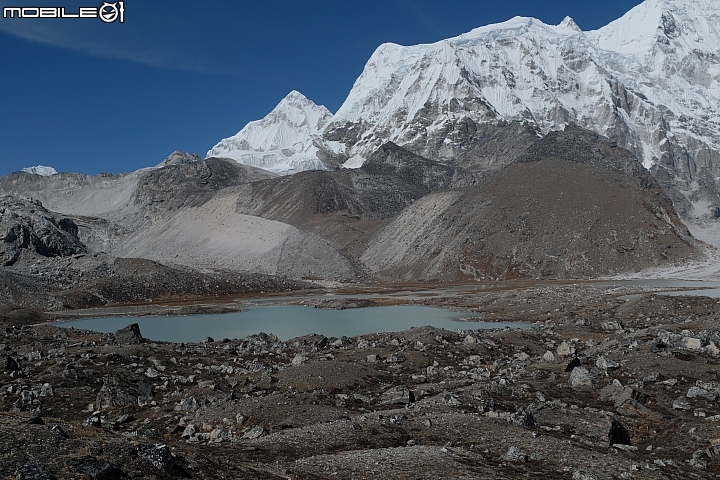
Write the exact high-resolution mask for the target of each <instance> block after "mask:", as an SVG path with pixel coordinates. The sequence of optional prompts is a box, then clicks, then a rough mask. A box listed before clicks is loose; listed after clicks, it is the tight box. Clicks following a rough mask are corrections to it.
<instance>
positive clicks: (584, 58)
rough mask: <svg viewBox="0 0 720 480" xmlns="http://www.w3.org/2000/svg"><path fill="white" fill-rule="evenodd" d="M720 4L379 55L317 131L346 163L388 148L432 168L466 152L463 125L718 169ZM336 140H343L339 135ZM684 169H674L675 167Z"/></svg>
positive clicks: (511, 28)
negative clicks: (608, 141) (601, 144)
mask: <svg viewBox="0 0 720 480" xmlns="http://www.w3.org/2000/svg"><path fill="white" fill-rule="evenodd" d="M716 25H720V2H716V1H714V0H647V1H646V2H644V3H642V4H641V5H639V6H637V7H635V8H634V9H632V10H631V11H630V12H628V13H627V14H626V15H625V16H623V17H622V18H620V19H619V20H616V21H615V22H612V23H611V24H609V25H607V26H606V27H604V28H602V29H600V30H597V31H592V32H582V31H581V30H580V28H579V27H578V26H577V25H576V24H575V22H574V21H573V20H572V19H570V18H569V17H568V18H566V19H565V20H564V21H563V22H562V23H561V24H560V25H557V26H553V25H546V24H544V23H542V22H541V21H539V20H536V19H533V18H525V17H516V18H513V19H511V20H509V21H507V22H504V23H500V24H496V25H490V26H486V27H481V28H477V29H475V30H473V31H471V32H469V33H466V34H464V35H460V36H459V37H455V38H451V39H448V40H443V41H440V42H437V43H434V44H430V45H417V46H411V47H403V46H399V45H394V44H385V45H381V46H380V47H379V48H378V49H377V50H376V51H375V53H374V54H373V56H372V57H371V58H370V60H369V61H368V63H367V65H366V66H365V70H364V71H363V73H362V74H361V75H360V77H359V78H358V79H357V81H356V82H355V85H354V86H353V88H352V90H351V92H350V94H349V95H348V98H347V100H346V101H345V103H344V104H343V105H342V106H341V107H340V110H339V111H338V112H337V113H336V115H335V116H334V118H333V120H332V122H331V124H330V125H329V127H328V128H327V130H326V138H331V139H333V140H336V141H340V142H342V143H343V144H344V148H345V150H344V151H346V152H348V153H349V154H361V155H367V154H368V152H371V151H373V150H374V149H375V148H376V147H377V146H378V145H379V144H381V143H382V142H384V141H387V140H392V141H394V142H396V143H399V144H400V145H403V146H407V147H410V148H411V149H412V150H414V151H416V152H417V153H420V154H423V155H425V156H429V157H430V158H434V159H437V160H450V159H452V158H453V157H454V156H456V155H457V154H458V151H460V150H462V149H463V148H465V147H466V146H465V145H462V144H458V143H457V142H456V141H455V139H454V137H455V136H456V134H457V130H458V128H459V127H463V128H464V121H465V119H466V118H469V119H471V120H473V121H474V122H476V123H487V122H491V123H492V122H498V121H511V120H517V121H521V122H530V123H533V124H536V125H537V126H538V127H539V128H540V130H541V131H542V132H545V133H546V132H547V131H550V130H554V129H558V128H562V127H563V126H564V125H565V124H567V123H577V124H579V125H581V126H583V127H586V128H588V129H591V130H593V131H596V132H598V133H601V134H603V135H606V136H608V137H610V138H612V139H614V140H616V141H618V142H619V143H620V144H621V145H623V146H625V147H627V148H629V149H630V150H631V151H633V152H634V153H635V154H636V155H637V156H638V157H639V158H641V159H642V160H643V163H644V164H645V166H646V167H648V168H650V167H651V166H653V165H654V164H657V163H660V164H662V165H666V166H671V167H674V169H676V170H678V169H679V170H680V171H679V172H678V173H683V174H685V175H683V176H687V177H688V179H691V178H692V176H693V175H694V173H695V170H696V169H697V167H696V166H694V165H692V163H694V162H699V163H700V164H701V166H705V167H707V166H710V164H711V163H712V164H713V166H712V170H713V174H714V176H718V174H720V170H718V165H717V164H718V163H720V162H718V161H719V160H720V158H718V154H717V152H718V151H719V150H720V132H719V130H720V35H718V31H719V29H720V27H716ZM345 132H352V135H347V134H346V133H345ZM680 163H684V165H680Z"/></svg>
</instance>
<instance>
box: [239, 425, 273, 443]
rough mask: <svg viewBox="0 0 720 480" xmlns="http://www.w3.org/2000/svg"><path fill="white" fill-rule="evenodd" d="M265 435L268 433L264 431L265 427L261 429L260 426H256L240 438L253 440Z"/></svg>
mask: <svg viewBox="0 0 720 480" xmlns="http://www.w3.org/2000/svg"><path fill="white" fill-rule="evenodd" d="M267 434H268V432H267V430H265V427H263V426H262V425H257V426H255V427H253V428H251V429H250V430H248V431H247V432H245V433H244V434H243V436H242V438H244V439H246V440H254V439H256V438H260V437H264V436H265V435H267Z"/></svg>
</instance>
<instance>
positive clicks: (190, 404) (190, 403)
mask: <svg viewBox="0 0 720 480" xmlns="http://www.w3.org/2000/svg"><path fill="white" fill-rule="evenodd" d="M198 408H199V405H198V401H197V399H196V398H195V397H192V396H190V397H185V398H183V399H182V400H180V401H179V402H178V404H177V405H175V410H181V411H195V410H197V409H198Z"/></svg>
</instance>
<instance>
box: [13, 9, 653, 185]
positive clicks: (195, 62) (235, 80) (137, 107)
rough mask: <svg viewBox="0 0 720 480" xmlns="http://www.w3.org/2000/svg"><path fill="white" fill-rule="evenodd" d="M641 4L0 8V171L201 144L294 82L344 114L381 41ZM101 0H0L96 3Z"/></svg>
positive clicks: (126, 160) (140, 156)
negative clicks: (103, 12)
mask: <svg viewBox="0 0 720 480" xmlns="http://www.w3.org/2000/svg"><path fill="white" fill-rule="evenodd" d="M639 3H640V0H603V1H594V2H584V1H577V0H573V1H569V0H544V1H537V0H533V1H529V0H505V1H503V2H495V1H485V0H474V1H473V0H445V1H429V0H419V1H412V0H365V1H363V2H345V1H338V0H336V1H314V0H305V1H301V2H298V1H273V0H266V1H263V2H255V1H253V2H250V1H208V2H200V1H187V0H172V1H167V0H153V1H139V0H126V1H125V23H123V24H120V23H117V22H116V23H113V24H105V23H103V22H101V21H100V20H97V19H72V20H71V19H17V18H15V19H9V18H0V175H5V174H7V173H10V172H13V171H17V170H20V169H21V168H23V167H27V166H32V165H38V164H40V165H49V166H52V167H55V168H56V169H57V170H58V171H73V172H80V173H87V174H96V173H99V172H111V173H118V172H127V171H132V170H135V169H138V168H142V167H146V166H151V165H155V164H157V163H159V162H160V161H162V160H163V159H164V158H165V157H166V156H167V155H168V154H169V153H170V152H172V151H173V150H183V151H188V152H193V153H199V154H201V155H203V156H204V154H205V153H206V152H207V150H209V149H210V148H211V147H212V146H213V145H214V144H215V143H216V142H218V141H219V140H220V139H222V138H224V137H227V136H230V135H233V134H235V133H237V131H238V130H240V129H241V128H242V127H243V126H244V125H245V124H246V123H247V122H248V121H251V120H256V119H259V118H262V117H263V116H265V115H266V114H267V113H268V112H270V110H272V108H273V107H274V106H275V105H276V104H277V103H278V102H279V101H280V100H281V99H282V98H283V97H284V96H285V95H286V94H287V93H288V92H289V91H291V90H298V91H300V92H302V93H303V94H305V95H306V96H307V97H308V98H310V99H312V100H313V101H315V102H316V103H318V104H323V105H325V106H326V107H328V108H329V109H330V110H331V111H333V112H334V111H336V110H337V109H338V108H339V107H340V105H341V104H342V102H343V100H344V99H345V97H346V96H347V94H348V92H349V91H350V88H351V87H352V84H353V82H354V81H355V79H356V78H357V76H358V75H359V74H360V72H361V71H362V69H363V66H364V65H365V62H366V61H367V59H368V58H369V57H370V55H371V54H372V52H373V51H374V50H375V48H376V47H377V46H378V45H380V44H381V43H385V42H394V43H399V44H403V45H412V44H418V43H431V42H435V41H437V40H440V39H443V38H448V37H452V36H456V35H459V34H461V33H464V32H467V31H469V30H471V29H473V28H475V27H479V26H482V25H487V24H490V23H497V22H501V21H505V20H507V19H509V18H511V17H513V16H515V15H523V16H532V17H536V18H539V19H540V20H542V21H544V22H546V23H549V24H557V23H560V22H561V21H562V19H563V18H564V17H565V16H566V15H570V16H571V17H573V18H574V19H575V21H576V22H577V23H578V25H579V26H580V27H581V28H582V29H583V30H592V29H595V28H599V27H601V26H603V25H605V24H607V23H609V22H610V21H612V20H614V19H616V18H619V17H620V16H622V15H623V14H624V13H625V12H626V11H627V10H629V9H631V8H632V7H634V6H635V5H637V4H639ZM101 4H102V1H101V0H81V1H78V0H52V1H47V0H30V1H28V0H11V1H8V0H0V6H2V7H5V6H25V7H30V6H33V7H34V6H63V7H65V8H66V11H67V12H68V13H71V12H77V10H78V7H80V6H84V7H86V6H87V7H92V6H100V5H101Z"/></svg>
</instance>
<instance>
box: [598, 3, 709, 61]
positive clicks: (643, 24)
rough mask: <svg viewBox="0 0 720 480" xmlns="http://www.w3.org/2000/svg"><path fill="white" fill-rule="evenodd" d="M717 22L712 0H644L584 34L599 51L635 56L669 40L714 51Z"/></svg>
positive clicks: (667, 42)
mask: <svg viewBox="0 0 720 480" xmlns="http://www.w3.org/2000/svg"><path fill="white" fill-rule="evenodd" d="M718 25H720V2H717V1H716V0H646V1H644V2H643V3H641V4H640V5H638V6H636V7H635V8H633V9H632V10H630V11H629V12H627V13H626V14H625V15H623V16H622V17H621V18H619V19H617V20H615V21H614V22H611V23H609V24H608V25H606V26H605V27H603V28H601V29H599V30H596V31H593V32H588V36H590V37H591V38H593V39H594V40H595V42H596V44H597V46H598V47H600V48H602V49H603V50H608V51H612V52H617V53H621V54H623V55H629V56H634V57H638V58H642V57H644V56H646V55H648V54H650V53H652V51H653V49H654V48H656V47H657V46H658V44H660V45H670V44H671V43H676V44H677V45H678V46H683V47H686V48H689V49H690V50H693V49H700V50H701V51H711V52H715V53H717V52H718V50H720V35H719V34H718V32H719V31H720V27H718Z"/></svg>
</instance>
